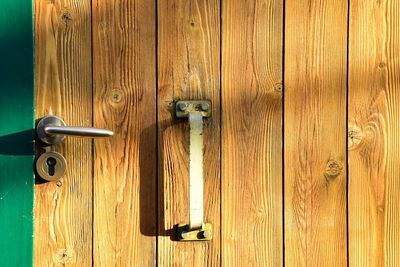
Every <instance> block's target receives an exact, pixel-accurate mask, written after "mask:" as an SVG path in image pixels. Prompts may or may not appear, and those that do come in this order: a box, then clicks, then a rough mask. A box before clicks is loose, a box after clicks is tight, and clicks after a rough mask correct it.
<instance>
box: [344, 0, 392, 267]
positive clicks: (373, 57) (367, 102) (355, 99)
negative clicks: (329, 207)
mask: <svg viewBox="0 0 400 267" xmlns="http://www.w3.org/2000/svg"><path fill="white" fill-rule="evenodd" d="M350 4H351V5H350V44H349V122H348V123H349V126H348V128H349V132H348V144H349V193H348V195H349V263H350V266H399V265H400V258H399V251H400V231H399V227H398V225H399V222H400V211H399V210H400V203H399V194H400V180H399V175H400V167H399V162H400V157H399V151H400V142H399V134H400V124H399V121H400V109H399V103H400V91H399V89H400V88H399V87H400V60H399V53H400V51H399V47H400V3H399V1H395V0H385V1H360V0H351V1H350Z"/></svg>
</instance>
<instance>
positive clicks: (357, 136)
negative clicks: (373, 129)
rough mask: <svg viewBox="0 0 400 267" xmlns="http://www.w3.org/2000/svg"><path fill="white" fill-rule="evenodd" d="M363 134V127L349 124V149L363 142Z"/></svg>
mask: <svg viewBox="0 0 400 267" xmlns="http://www.w3.org/2000/svg"><path fill="white" fill-rule="evenodd" d="M362 139H363V134H362V131H361V129H360V128H359V127H358V126H357V125H355V124H349V129H348V133H347V146H348V147H347V148H348V149H349V150H351V149H355V148H356V147H358V145H359V144H360V143H361V141H362Z"/></svg>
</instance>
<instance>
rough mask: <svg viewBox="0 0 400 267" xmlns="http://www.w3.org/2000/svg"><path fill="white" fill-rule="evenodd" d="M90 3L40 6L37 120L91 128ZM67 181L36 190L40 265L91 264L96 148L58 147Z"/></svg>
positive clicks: (78, 142) (61, 1)
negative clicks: (53, 118) (50, 119)
mask: <svg viewBox="0 0 400 267" xmlns="http://www.w3.org/2000/svg"><path fill="white" fill-rule="evenodd" d="M90 36H91V20H90V1H89V0H84V1H81V0H57V1H40V0H36V1H35V43H36V45H35V51H36V62H35V66H36V71H35V74H36V110H37V112H36V117H37V118H40V117H43V116H45V115H56V116H60V117H62V118H63V119H64V120H65V122H66V123H67V124H68V125H80V126H87V127H90V126H91V125H92V71H91V68H92V66H91V38H90ZM54 150H55V151H57V152H60V153H62V154H63V155H64V156H65V158H66V160H67V163H68V170H67V174H66V176H65V177H64V178H63V179H62V180H60V181H58V182H51V183H42V184H37V185H36V186H35V257H34V259H35V260H34V262H35V266H59V265H67V266H90V265H91V264H92V163H91V162H92V153H91V151H92V145H91V141H90V140H89V139H75V138H67V139H66V140H65V141H63V143H62V144H60V145H57V146H56V147H55V148H54Z"/></svg>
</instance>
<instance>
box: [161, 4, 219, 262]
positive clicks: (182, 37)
mask: <svg viewBox="0 0 400 267" xmlns="http://www.w3.org/2000/svg"><path fill="white" fill-rule="evenodd" d="M219 7H220V3H219V1H218V0H211V1H198V0H189V1H186V0H160V1H158V47H159V49H158V59H159V64H158V75H159V80H158V111H159V113H158V129H159V131H158V144H159V177H158V178H159V180H158V187H159V191H158V202H159V218H158V220H159V237H158V245H159V248H158V253H159V254H158V263H159V266H219V265H220V234H219V229H220V161H219V154H220V134H219V132H220V130H219V129H220V128H219V124H220V114H219V108H220V104H219V97H220V90H219V74H220V72H219V71H220V69H219V66H220V64H219V57H220V49H219V47H220V38H219V36H220V21H219V15H220V9H219ZM187 99H196V100H201V99H208V100H211V101H212V106H213V108H212V112H213V115H212V117H211V118H210V119H207V120H205V126H204V144H205V147H204V163H203V164H204V177H205V186H204V195H205V196H204V210H205V220H206V222H208V223H212V226H213V230H214V231H213V240H212V241H211V242H176V241H173V240H171V239H174V234H175V233H174V231H173V228H174V226H175V225H176V224H178V223H189V161H188V160H189V127H188V126H189V124H188V122H187V120H178V119H176V118H175V116H174V102H175V101H177V100H187Z"/></svg>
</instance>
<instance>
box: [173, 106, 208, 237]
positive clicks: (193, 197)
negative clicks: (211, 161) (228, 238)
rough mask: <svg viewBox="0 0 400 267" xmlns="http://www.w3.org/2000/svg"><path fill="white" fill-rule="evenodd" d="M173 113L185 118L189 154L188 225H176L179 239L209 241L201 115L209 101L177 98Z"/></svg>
mask: <svg viewBox="0 0 400 267" xmlns="http://www.w3.org/2000/svg"><path fill="white" fill-rule="evenodd" d="M176 107H177V109H176V116H177V117H178V118H188V120H189V125H190V149H189V150H190V155H189V207H190V211H189V224H180V225H178V228H177V231H178V233H177V234H178V238H179V240H182V241H196V240H210V239H211V236H212V233H211V230H212V229H211V228H212V226H211V224H210V223H204V177H203V151H204V148H203V144H204V141H203V118H208V117H210V116H211V103H210V101H204V100H202V101H179V102H178V103H177V104H176Z"/></svg>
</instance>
